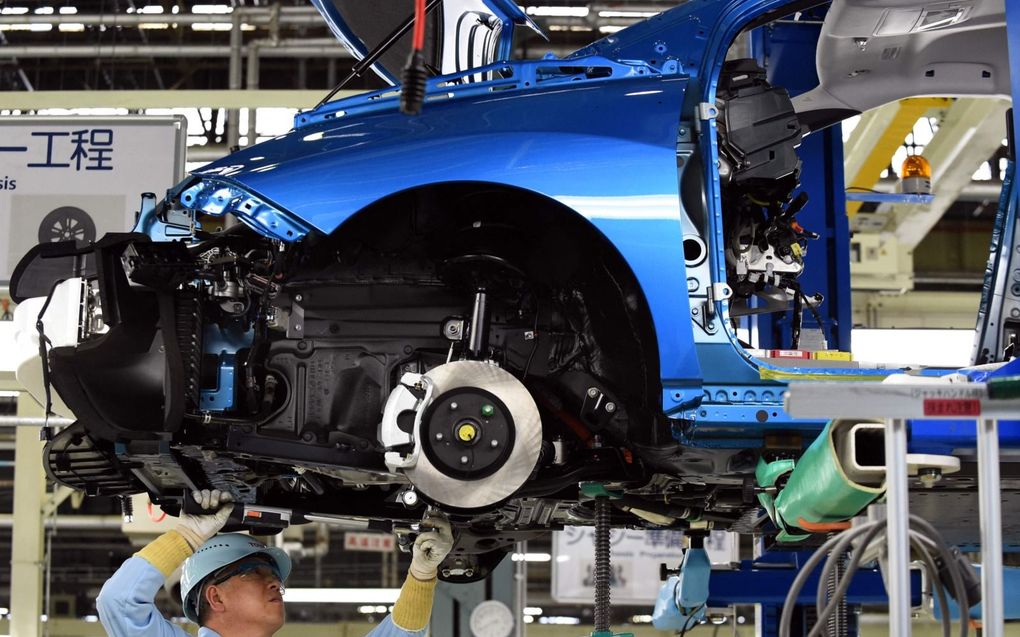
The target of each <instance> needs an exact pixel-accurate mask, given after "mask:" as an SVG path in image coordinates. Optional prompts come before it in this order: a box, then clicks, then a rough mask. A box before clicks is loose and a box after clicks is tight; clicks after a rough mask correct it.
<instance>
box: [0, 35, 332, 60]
mask: <svg viewBox="0 0 1020 637" xmlns="http://www.w3.org/2000/svg"><path fill="white" fill-rule="evenodd" d="M233 50H234V47H231V46H230V45H227V44H67V45H62V46H53V45H52V44H42V45H40V44H9V45H6V46H4V47H0V60H3V59H11V58H22V59H44V58H45V59H54V58H56V59H68V58H101V59H108V58H118V59H119V58H141V59H151V58H217V57H219V58H225V57H230V55H231V51H233ZM259 55H260V56H262V57H278V58H279V57H287V58H296V57H307V58H336V59H346V58H350V57H351V54H350V52H349V51H347V49H345V48H343V47H342V46H340V45H339V44H338V43H337V42H336V41H334V40H327V39H309V40H300V39H292V40H280V42H279V45H277V46H264V47H261V48H260V49H259Z"/></svg>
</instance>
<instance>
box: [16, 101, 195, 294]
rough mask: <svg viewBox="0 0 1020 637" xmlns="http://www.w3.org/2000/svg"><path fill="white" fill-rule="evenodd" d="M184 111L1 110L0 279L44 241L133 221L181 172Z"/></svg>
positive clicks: (118, 228)
mask: <svg viewBox="0 0 1020 637" xmlns="http://www.w3.org/2000/svg"><path fill="white" fill-rule="evenodd" d="M186 143H187V122H186V121H185V119H184V118H183V117H182V116H159V117H147V116H124V117H0V285H5V284H6V283H7V282H8V281H9V280H10V278H11V273H12V272H13V271H14V267H15V266H16V265H17V264H18V261H19V260H20V259H21V257H22V255H24V253H25V252H27V251H28V250H29V249H30V248H31V247H32V246H34V245H36V244H37V243H41V242H55V241H68V240H79V241H95V240H96V239H99V238H100V237H102V236H103V235H104V234H106V233H107V232H126V231H128V230H130V229H131V227H132V226H133V225H134V221H135V213H136V212H137V211H138V207H139V203H140V202H141V195H142V193H144V192H152V193H156V196H157V198H159V199H162V198H163V195H164V194H165V193H166V190H167V188H170V187H171V186H173V185H175V184H176V183H177V182H179V181H180V180H181V179H183V178H184V159H185V151H186Z"/></svg>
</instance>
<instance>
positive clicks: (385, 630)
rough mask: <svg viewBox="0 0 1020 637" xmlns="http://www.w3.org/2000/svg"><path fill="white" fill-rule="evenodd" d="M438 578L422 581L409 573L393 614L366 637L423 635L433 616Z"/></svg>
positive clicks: (394, 606)
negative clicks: (433, 603)
mask: <svg viewBox="0 0 1020 637" xmlns="http://www.w3.org/2000/svg"><path fill="white" fill-rule="evenodd" d="M435 593H436V579H435V578H433V579H431V580H428V581H425V582H423V581H421V580H419V579H417V578H415V577H414V576H413V575H410V574H409V575H408V576H407V579H405V580H404V585H403V586H401V587H400V596H399V597H397V601H396V602H395V603H394V604H393V614H392V615H389V616H387V617H386V619H384V620H383V621H382V623H381V624H379V625H378V626H376V627H375V628H373V629H372V632H370V633H368V635H366V636H365V637H412V636H413V637H421V636H422V635H424V634H425V631H426V630H427V629H428V626H429V619H430V618H431V617H432V600H433V597H434V596H435Z"/></svg>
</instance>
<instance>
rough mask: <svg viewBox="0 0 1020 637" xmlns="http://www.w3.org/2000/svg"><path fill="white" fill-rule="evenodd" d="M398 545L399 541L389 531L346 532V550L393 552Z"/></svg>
mask: <svg viewBox="0 0 1020 637" xmlns="http://www.w3.org/2000/svg"><path fill="white" fill-rule="evenodd" d="M396 547H397V542H396V540H395V539H394V538H393V536H392V535H390V534H389V533H361V532H357V531H347V532H346V533H344V550H345V551H372V552H374V553H392V552H393V549H395V548H396Z"/></svg>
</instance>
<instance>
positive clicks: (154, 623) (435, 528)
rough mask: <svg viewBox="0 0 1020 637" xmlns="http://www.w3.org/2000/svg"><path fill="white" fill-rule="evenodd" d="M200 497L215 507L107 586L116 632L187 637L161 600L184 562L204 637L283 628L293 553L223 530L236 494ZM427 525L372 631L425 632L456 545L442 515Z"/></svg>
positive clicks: (265, 636) (138, 557) (104, 600)
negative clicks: (388, 609)
mask: <svg viewBox="0 0 1020 637" xmlns="http://www.w3.org/2000/svg"><path fill="white" fill-rule="evenodd" d="M193 497H194V498H195V500H196V502H198V503H199V504H200V505H201V506H202V509H203V510H207V511H215V513H211V514H208V515H181V517H180V522H179V523H178V524H177V526H176V527H175V528H174V530H172V531H169V532H167V533H164V534H163V535H161V536H160V537H158V538H156V539H155V540H154V541H152V542H151V543H150V544H149V545H148V546H146V547H145V548H143V549H142V550H141V551H139V552H138V553H136V554H135V555H134V556H133V557H131V558H130V559H128V560H127V561H126V562H124V564H123V565H122V566H121V567H120V568H119V569H118V570H117V572H116V573H114V574H113V576H112V577H111V578H110V579H109V580H107V582H106V584H104V585H103V590H102V591H101V592H100V593H99V599H98V600H97V601H96V606H97V608H98V609H99V619H100V621H102V623H103V626H104V627H105V628H106V631H107V632H108V633H109V634H110V635H111V637H128V636H130V637H157V636H158V637H170V636H174V637H185V636H186V635H187V633H186V632H184V630H182V629H181V628H180V627H179V626H177V625H175V624H173V623H171V622H170V621H168V620H167V619H166V618H164V617H163V616H162V615H161V614H160V612H159V610H158V609H157V608H156V605H155V603H154V598H155V596H156V592H157V591H158V590H159V588H160V587H161V586H162V585H163V582H164V580H165V579H166V578H167V577H169V575H170V573H172V572H173V571H174V570H176V569H177V567H178V566H180V565H181V563H182V562H183V563H184V569H183V571H182V575H181V601H182V602H183V604H184V614H185V615H186V616H187V617H188V619H190V620H192V621H194V622H196V623H198V624H199V625H200V626H201V628H200V629H199V631H198V634H199V637H242V636H243V637H270V636H271V635H273V634H274V633H276V631H278V630H279V629H280V627H281V626H283V623H284V619H285V614H284V604H283V585H284V582H286V580H287V576H288V575H289V574H290V569H291V562H290V558H289V557H288V556H287V554H286V553H285V552H284V551H282V550H280V549H278V548H274V547H269V546H266V545H265V544H263V543H262V542H259V541H258V540H256V539H255V538H253V537H249V536H247V535H241V534H238V533H224V534H220V535H217V533H218V532H219V530H220V529H221V528H223V525H224V524H225V523H226V521H227V518H228V517H229V516H230V512H231V510H232V509H233V504H232V503H230V502H229V501H228V500H229V494H224V493H220V492H219V491H209V490H204V491H196V492H194V494H193ZM422 528H423V532H422V533H421V534H420V535H419V536H418V539H417V540H416V541H415V543H414V549H413V554H412V559H411V567H410V569H409V572H408V575H407V579H406V580H405V581H404V585H403V586H402V587H401V589H400V597H398V598H397V601H396V603H395V604H394V605H393V613H392V614H391V615H388V616H387V617H386V618H385V619H383V620H382V622H380V624H379V625H378V626H376V627H375V628H373V629H372V630H371V631H369V633H368V635H366V637H411V636H419V635H424V634H425V631H426V628H427V627H428V623H429V617H430V616H431V614H432V598H433V594H434V592H435V588H436V575H437V570H438V567H439V564H440V562H442V561H443V559H444V558H445V557H446V555H447V554H448V553H449V552H450V549H451V548H452V547H453V535H452V533H451V530H450V523H449V522H448V521H447V520H446V519H445V518H443V517H441V516H430V517H427V518H426V519H425V520H424V521H423V522H422ZM426 529H429V530H426Z"/></svg>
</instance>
